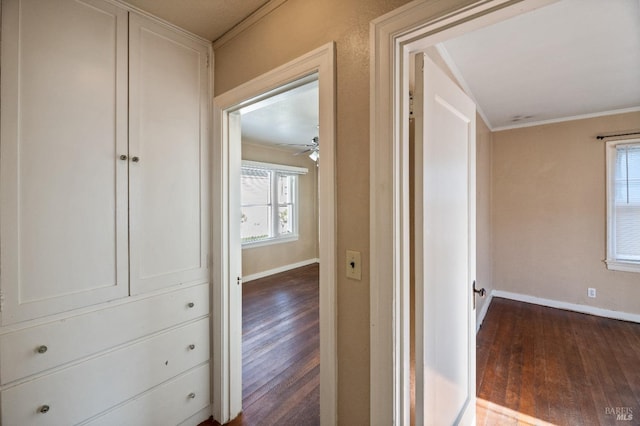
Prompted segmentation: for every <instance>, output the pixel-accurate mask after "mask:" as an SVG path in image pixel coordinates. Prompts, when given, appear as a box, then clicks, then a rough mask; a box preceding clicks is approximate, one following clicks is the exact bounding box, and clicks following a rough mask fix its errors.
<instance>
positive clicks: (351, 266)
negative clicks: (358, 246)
mask: <svg viewBox="0 0 640 426" xmlns="http://www.w3.org/2000/svg"><path fill="white" fill-rule="evenodd" d="M347 278H351V279H352V280H358V281H360V280H361V279H362V262H361V261H360V252H359V251H353V250H347Z"/></svg>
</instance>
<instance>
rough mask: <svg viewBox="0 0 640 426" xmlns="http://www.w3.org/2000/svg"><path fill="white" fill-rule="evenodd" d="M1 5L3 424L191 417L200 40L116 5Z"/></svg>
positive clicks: (200, 379) (201, 192) (195, 362)
mask: <svg viewBox="0 0 640 426" xmlns="http://www.w3.org/2000/svg"><path fill="white" fill-rule="evenodd" d="M1 7H2V34H1V36H2V39H1V62H0V67H1V89H0V93H1V105H0V404H1V405H0V416H1V418H0V423H1V424H2V425H6V426H10V425H28V424H29V425H30V424H34V425H38V424H43V425H45V424H85V423H87V424H89V423H91V424H178V423H181V422H183V421H185V420H187V421H191V422H192V423H197V422H198V421H200V420H202V418H200V417H202V416H204V418H206V417H208V411H207V410H208V409H209V405H210V398H209V388H210V386H209V358H210V350H209V347H210V345H209V335H210V325H209V324H210V321H209V315H210V309H209V293H210V291H209V276H210V274H209V268H208V253H209V245H210V239H209V234H210V233H209V222H210V221H209V209H208V206H209V196H208V192H209V191H208V181H209V160H208V156H209V154H208V147H209V134H210V132H209V129H208V127H209V114H210V110H209V95H210V81H211V78H210V77H211V76H210V69H209V57H210V54H211V52H210V43H208V42H206V41H204V40H201V39H198V38H197V37H195V36H192V35H190V34H188V33H186V32H184V31H182V30H179V29H177V28H175V27H172V26H169V25H167V24H165V23H163V22H161V21H159V20H156V19H154V18H152V17H149V16H146V15H143V14H141V13H138V12H137V11H134V10H132V9H131V8H129V7H128V6H126V5H125V4H124V3H120V2H116V1H109V0H46V1H45V0H2V1H1ZM158 404H160V405H162V406H163V407H162V410H160V409H158V408H157V406H158ZM149 413H154V415H153V416H152V415H149ZM203 413H205V414H206V415H204V414H203ZM154 416H156V417H154ZM193 416H195V417H193ZM189 419H190V420H189Z"/></svg>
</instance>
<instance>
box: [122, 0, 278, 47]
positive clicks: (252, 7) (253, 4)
mask: <svg viewBox="0 0 640 426" xmlns="http://www.w3.org/2000/svg"><path fill="white" fill-rule="evenodd" d="M126 1H127V3H129V4H131V5H133V6H136V7H138V8H140V9H142V10H144V11H146V12H149V13H151V14H152V15H155V16H157V17H158V18H162V19H164V20H165V21H167V22H171V23H172V24H174V25H177V26H178V27H181V28H184V29H185V30H187V31H190V32H192V33H194V34H197V35H199V36H200V37H203V38H205V39H207V40H210V41H214V40H216V39H218V38H219V37H220V36H222V35H223V34H224V33H226V32H227V31H229V30H230V29H231V28H233V27H234V26H236V25H237V24H238V23H240V22H241V21H242V20H244V19H245V18H246V17H248V16H249V15H251V14H252V13H253V12H255V11H256V10H257V9H259V8H260V7H261V6H263V5H264V4H266V3H268V0H126Z"/></svg>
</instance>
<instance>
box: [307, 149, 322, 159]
mask: <svg viewBox="0 0 640 426" xmlns="http://www.w3.org/2000/svg"><path fill="white" fill-rule="evenodd" d="M309 158H311V159H312V160H313V161H318V158H320V154H318V151H311V154H309Z"/></svg>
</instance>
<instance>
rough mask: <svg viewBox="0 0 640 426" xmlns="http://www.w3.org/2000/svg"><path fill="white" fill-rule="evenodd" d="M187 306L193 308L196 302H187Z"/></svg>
mask: <svg viewBox="0 0 640 426" xmlns="http://www.w3.org/2000/svg"><path fill="white" fill-rule="evenodd" d="M187 306H188V307H190V308H193V307H194V306H196V304H195V303H193V302H189V303H187Z"/></svg>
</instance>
